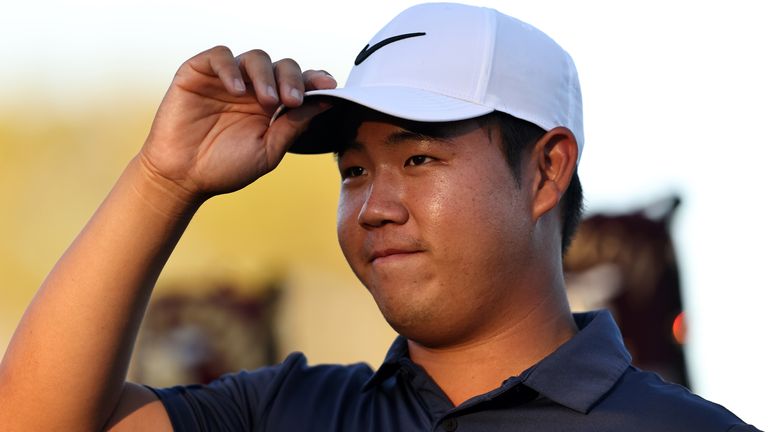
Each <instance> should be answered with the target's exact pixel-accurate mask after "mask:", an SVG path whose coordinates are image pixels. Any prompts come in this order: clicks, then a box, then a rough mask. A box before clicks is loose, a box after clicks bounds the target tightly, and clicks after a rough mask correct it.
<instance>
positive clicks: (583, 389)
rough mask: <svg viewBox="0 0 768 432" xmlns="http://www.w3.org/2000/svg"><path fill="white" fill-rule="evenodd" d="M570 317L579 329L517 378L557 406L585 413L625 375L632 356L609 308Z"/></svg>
mask: <svg viewBox="0 0 768 432" xmlns="http://www.w3.org/2000/svg"><path fill="white" fill-rule="evenodd" d="M573 317H574V319H575V321H576V325H577V326H578V327H579V332H578V333H576V335H575V336H574V337H573V338H571V339H570V340H569V341H568V342H566V343H564V344H563V345H562V346H560V347H559V348H558V349H557V350H555V352H553V353H552V354H550V355H549V356H547V357H545V358H544V359H543V360H542V361H540V362H539V363H537V364H536V365H534V366H532V367H531V368H529V369H528V370H526V371H525V372H523V373H522V374H521V376H520V378H521V381H522V383H523V384H525V385H526V386H528V387H530V388H532V389H534V390H536V391H537V392H539V394H541V395H543V396H546V397H547V398H549V399H551V400H553V401H555V402H557V403H559V404H560V405H564V406H567V407H569V408H571V409H574V410H576V411H579V412H582V413H587V412H588V411H589V410H590V408H591V407H592V406H593V405H594V404H595V403H596V402H597V401H598V400H600V399H601V398H602V397H603V396H604V395H605V394H606V393H607V392H608V391H609V390H610V389H611V388H612V387H613V386H614V384H616V381H618V379H619V378H620V377H621V376H622V375H623V374H624V372H625V371H626V369H627V367H628V366H629V364H630V361H631V357H630V355H629V352H627V349H626V348H625V347H624V343H623V341H622V337H621V333H620V331H619V328H618V326H616V322H615V321H614V320H613V317H611V314H610V313H609V312H608V311H599V312H588V313H582V314H574V316H573Z"/></svg>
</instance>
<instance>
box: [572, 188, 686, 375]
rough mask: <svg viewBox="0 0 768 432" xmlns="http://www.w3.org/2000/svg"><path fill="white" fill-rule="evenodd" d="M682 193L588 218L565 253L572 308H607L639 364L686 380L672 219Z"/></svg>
mask: <svg viewBox="0 0 768 432" xmlns="http://www.w3.org/2000/svg"><path fill="white" fill-rule="evenodd" d="M679 204H680V198H679V197H677V196H674V197H671V198H669V199H667V200H664V201H661V202H658V203H655V204H653V205H650V206H648V207H646V208H643V209H640V210H638V211H635V212H632V213H628V214H620V215H604V214H596V215H593V216H591V217H589V218H586V219H585V220H584V221H583V222H582V225H581V227H580V228H579V231H578V232H577V234H576V237H575V238H574V241H573V244H572V246H571V248H570V250H569V251H568V254H567V256H566V257H565V261H564V267H565V271H566V285H567V290H568V297H569V300H570V301H571V305H572V307H573V309H574V310H586V309H596V308H608V309H610V310H611V311H612V313H613V314H614V317H615V318H616V321H617V322H618V324H619V327H620V328H621V330H622V333H623V335H624V342H625V344H626V345H627V348H628V349H629V351H630V353H631V354H632V357H633V360H634V361H633V362H634V364H635V365H637V366H638V367H640V368H642V369H646V370H650V371H655V372H658V373H659V374H660V375H661V376H662V377H663V378H665V379H666V380H668V381H672V382H676V383H679V384H682V385H685V386H688V376H687V372H686V367H685V359H684V355H683V350H682V344H683V343H684V340H685V324H684V315H683V307H682V302H681V298H680V277H679V273H678V267H677V260H676V257H675V249H674V247H673V244H672V238H671V236H670V222H671V220H672V218H673V216H674V213H675V210H676V209H677V208H678V206H679Z"/></svg>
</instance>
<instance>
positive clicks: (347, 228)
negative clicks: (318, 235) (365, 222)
mask: <svg viewBox="0 0 768 432" xmlns="http://www.w3.org/2000/svg"><path fill="white" fill-rule="evenodd" d="M358 214H359V208H357V207H356V205H355V204H354V202H353V200H352V199H350V198H349V197H348V196H347V195H345V194H344V193H342V194H341V196H340V197H339V208H338V209H337V211H336V236H337V238H338V241H339V246H340V247H341V251H342V253H344V256H345V257H346V258H347V261H348V262H349V263H350V265H352V264H353V261H352V258H353V255H352V252H353V245H354V244H355V233H356V232H357V230H356V229H355V228H356V227H357V216H358Z"/></svg>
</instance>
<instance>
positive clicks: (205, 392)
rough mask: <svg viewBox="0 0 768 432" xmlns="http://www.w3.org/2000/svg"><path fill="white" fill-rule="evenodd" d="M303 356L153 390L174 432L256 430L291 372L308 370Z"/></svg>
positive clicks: (296, 354) (296, 355)
mask: <svg viewBox="0 0 768 432" xmlns="http://www.w3.org/2000/svg"><path fill="white" fill-rule="evenodd" d="M305 366H306V358H305V357H304V355H303V354H300V353H294V354H291V355H289V356H288V357H287V358H286V359H285V361H283V362H282V363H280V364H278V365H276V366H270V367H265V368H261V369H257V370H254V371H241V372H238V373H233V374H227V375H223V376H222V377H221V378H219V379H217V380H215V381H213V382H211V383H210V384H207V385H190V386H175V387H169V388H161V389H156V388H151V387H149V389H150V390H152V391H153V392H154V393H155V394H156V395H157V397H158V398H159V399H160V401H161V402H162V403H163V406H164V407H165V409H166V411H167V412H168V417H169V418H170V420H171V424H172V425H173V430H174V431H185V432H186V431H200V432H208V431H227V432H229V431H251V430H256V428H257V426H258V423H259V421H260V420H261V418H262V416H263V414H264V412H265V411H266V410H268V409H269V404H270V400H271V397H270V394H274V392H275V387H276V386H278V385H279V383H280V382H281V381H283V380H284V378H285V376H286V375H288V374H289V373H290V371H291V370H292V369H295V368H297V367H299V368H301V367H305Z"/></svg>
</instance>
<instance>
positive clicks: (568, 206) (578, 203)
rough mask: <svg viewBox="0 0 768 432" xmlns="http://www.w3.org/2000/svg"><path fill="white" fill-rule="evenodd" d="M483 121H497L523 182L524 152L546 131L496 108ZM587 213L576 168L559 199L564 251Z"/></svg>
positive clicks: (506, 152)
mask: <svg viewBox="0 0 768 432" xmlns="http://www.w3.org/2000/svg"><path fill="white" fill-rule="evenodd" d="M480 121H481V124H482V123H485V124H488V123H489V122H490V123H491V124H493V123H495V124H496V125H498V127H499V130H500V132H501V142H502V145H503V148H502V150H503V152H504V156H505V157H506V159H507V163H508V164H509V167H510V168H511V169H512V174H513V175H514V176H515V179H516V180H517V183H518V186H519V185H520V184H521V183H520V181H521V165H522V159H523V155H524V154H526V153H527V152H529V151H531V150H532V149H533V147H534V145H536V142H538V141H539V139H540V138H541V137H542V136H544V134H545V133H546V131H545V130H544V129H542V128H540V127H539V126H537V125H535V124H533V123H531V122H528V121H525V120H522V119H519V118H517V117H514V116H511V115H509V114H506V113H502V112H499V111H494V112H492V113H491V114H488V115H486V116H484V117H481V119H480ZM583 213H584V193H583V191H582V188H581V181H580V180H579V174H578V171H574V172H573V176H572V177H571V183H570V184H569V185H568V188H567V189H566V191H565V193H564V194H563V196H562V198H561V199H560V220H561V222H562V233H561V237H562V248H561V250H562V254H563V255H565V253H566V251H567V250H568V246H570V244H571V240H573V235H574V234H575V233H576V229H577V228H578V226H579V223H580V222H581V216H582V214H583Z"/></svg>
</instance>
